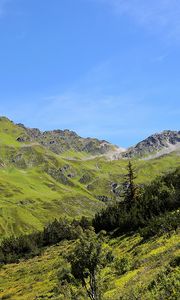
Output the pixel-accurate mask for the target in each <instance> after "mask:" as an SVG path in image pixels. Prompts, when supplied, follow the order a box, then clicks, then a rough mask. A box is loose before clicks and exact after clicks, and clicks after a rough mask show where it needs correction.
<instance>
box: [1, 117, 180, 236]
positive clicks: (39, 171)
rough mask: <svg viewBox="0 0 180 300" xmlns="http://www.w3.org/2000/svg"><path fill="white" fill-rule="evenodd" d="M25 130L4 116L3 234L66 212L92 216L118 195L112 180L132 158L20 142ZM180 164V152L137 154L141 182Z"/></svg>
mask: <svg viewBox="0 0 180 300" xmlns="http://www.w3.org/2000/svg"><path fill="white" fill-rule="evenodd" d="M22 134H25V132H24V129H23V128H22V127H19V126H17V125H15V124H14V123H13V122H11V121H9V120H8V119H6V118H0V238H3V237H4V236H8V235H11V234H15V235H18V234H20V233H28V232H31V231H34V230H40V229H42V227H43V225H44V224H46V223H47V222H48V221H50V220H52V219H54V218H55V217H56V218H59V217H60V216H61V215H67V216H69V217H77V216H78V217H79V216H81V215H86V216H92V215H93V214H94V213H95V212H96V211H97V210H98V209H100V208H101V207H102V206H103V205H104V203H103V202H102V201H99V200H98V199H102V198H103V197H104V196H105V197H107V199H108V200H113V199H114V198H115V195H114V193H113V191H112V183H117V184H120V183H121V182H123V180H124V179H123V175H124V174H125V173H126V166H127V161H126V160H119V161H108V160H107V159H106V158H104V157H102V156H100V157H94V158H92V157H88V155H87V153H82V152H75V151H68V152H66V153H63V154H62V155H56V154H55V153H53V152H51V151H50V150H48V149H47V148H45V147H43V146H41V145H39V144H38V143H30V142H29V143H28V142H26V143H22V142H21V143H20V142H18V141H17V138H18V137H19V136H21V135H22ZM179 164H180V156H179V155H178V154H176V153H172V154H170V155H166V156H163V157H161V158H158V159H154V160H149V161H143V160H134V166H135V168H136V169H137V173H138V177H137V182H139V183H143V184H144V183H148V182H150V181H151V180H152V179H153V178H154V177H155V176H157V175H160V174H161V173H163V172H168V171H170V170H172V169H173V168H176V167H177V166H178V165H179Z"/></svg>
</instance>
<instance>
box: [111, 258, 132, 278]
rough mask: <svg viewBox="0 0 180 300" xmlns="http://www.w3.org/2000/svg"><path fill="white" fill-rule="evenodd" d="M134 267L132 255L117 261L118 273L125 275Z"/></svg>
mask: <svg viewBox="0 0 180 300" xmlns="http://www.w3.org/2000/svg"><path fill="white" fill-rule="evenodd" d="M131 267H132V261H131V258H130V257H123V258H120V259H117V260H116V261H115V268H116V271H117V274H118V275H123V274H125V273H126V272H128V271H129V270H130V269H131Z"/></svg>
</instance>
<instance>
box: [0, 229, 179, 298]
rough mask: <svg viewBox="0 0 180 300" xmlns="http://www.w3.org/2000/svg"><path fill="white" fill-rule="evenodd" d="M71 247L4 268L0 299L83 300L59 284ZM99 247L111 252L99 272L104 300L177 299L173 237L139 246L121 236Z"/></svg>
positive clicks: (76, 290) (64, 245)
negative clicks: (122, 266) (123, 261)
mask: <svg viewBox="0 0 180 300" xmlns="http://www.w3.org/2000/svg"><path fill="white" fill-rule="evenodd" d="M73 246H74V243H73V242H67V241H64V242H61V243H60V244H59V246H54V247H50V248H48V249H47V250H46V251H45V252H44V254H43V255H42V256H39V257H35V258H33V259H29V260H27V261H22V262H20V263H19V264H12V265H5V266H3V267H2V268H1V270H0V282H1V284H0V297H2V299H12V300H16V299H17V300H33V299H53V300H71V299H76V300H85V299H88V297H87V295H86V293H85V291H84V289H82V288H81V286H78V285H76V284H73V283H67V282H66V283H65V284H63V283H62V284H60V282H59V280H60V279H61V278H63V274H65V272H67V271H68V269H70V266H69V264H68V263H67V261H66V259H65V254H67V253H68V251H72V249H73ZM104 247H108V249H109V250H110V251H112V255H113V257H114V260H113V262H111V263H109V264H108V265H106V267H105V268H104V269H103V270H102V272H101V281H98V283H99V284H101V285H103V289H104V292H103V300H119V299H122V300H129V299H142V300H152V299H153V300H155V299H179V296H178V290H179V288H180V286H179V279H180V268H179V266H178V263H175V262H176V261H177V262H178V257H179V256H180V250H179V234H178V233H172V234H171V235H164V236H161V237H157V238H152V239H151V240H149V241H146V242H143V243H142V239H141V237H140V236H139V235H138V234H136V235H132V236H122V237H119V238H117V239H112V240H110V241H106V243H104ZM123 257H125V258H126V263H127V265H126V268H125V269H124V272H121V267H119V269H118V261H120V260H121V259H122V258H123ZM58 278H59V279H58ZM178 287H179V288H178ZM120 296H121V298H120Z"/></svg>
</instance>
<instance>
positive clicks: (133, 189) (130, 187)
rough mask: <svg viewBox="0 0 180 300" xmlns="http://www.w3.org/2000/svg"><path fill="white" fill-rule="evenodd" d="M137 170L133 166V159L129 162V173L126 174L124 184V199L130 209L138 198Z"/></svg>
mask: <svg viewBox="0 0 180 300" xmlns="http://www.w3.org/2000/svg"><path fill="white" fill-rule="evenodd" d="M135 179H136V175H135V170H134V168H133V166H132V163H131V161H129V162H128V166H127V174H126V175H125V182H124V184H123V186H124V200H125V202H126V203H127V206H128V209H130V208H131V206H132V204H133V203H134V202H135V201H136V200H137V197H138V187H137V185H136V184H135V182H134V181H135Z"/></svg>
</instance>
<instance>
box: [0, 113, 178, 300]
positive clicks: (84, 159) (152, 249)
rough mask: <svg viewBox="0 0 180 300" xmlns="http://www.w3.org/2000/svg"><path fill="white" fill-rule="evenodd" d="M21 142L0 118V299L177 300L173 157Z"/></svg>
mask: <svg viewBox="0 0 180 300" xmlns="http://www.w3.org/2000/svg"><path fill="white" fill-rule="evenodd" d="M25 134H27V132H25V131H24V129H23V127H21V126H16V125H14V124H13V123H12V122H10V121H9V120H8V119H6V118H0V146H1V147H0V234H1V236H0V239H1V244H0V299H12V300H16V299H18V300H19V299H20V300H21V299H22V300H35V299H36V300H37V299H54V300H71V299H74V300H85V299H91V300H120V299H121V300H128V299H132V300H135V299H142V300H148V299H149V300H151V299H155V300H156V299H157V300H160V299H163V300H164V299H174V300H176V299H177V300H178V299H179V298H180V285H179V282H180V266H179V263H180V258H179V257H180V248H179V233H180V211H179V209H180V167H179V163H180V156H179V155H178V153H176V152H174V153H171V154H169V155H165V156H163V157H160V158H157V159H153V160H131V161H130V162H128V161H127V160H119V161H110V160H108V159H107V158H105V157H103V156H102V157H101V156H99V157H89V156H88V155H87V153H83V152H81V153H80V152H76V151H74V150H72V149H71V150H69V151H67V152H66V153H62V155H57V154H55V153H53V152H52V151H50V150H49V149H48V148H46V147H44V146H43V145H40V144H38V143H32V142H30V141H28V140H27V141H24V142H23V141H21V142H19V141H18V138H19V137H22V136H24V135H25ZM76 146H77V147H78V145H76ZM157 175H158V176H157ZM83 215H84V216H83ZM82 216H83V217H82ZM87 217H88V218H87Z"/></svg>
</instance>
